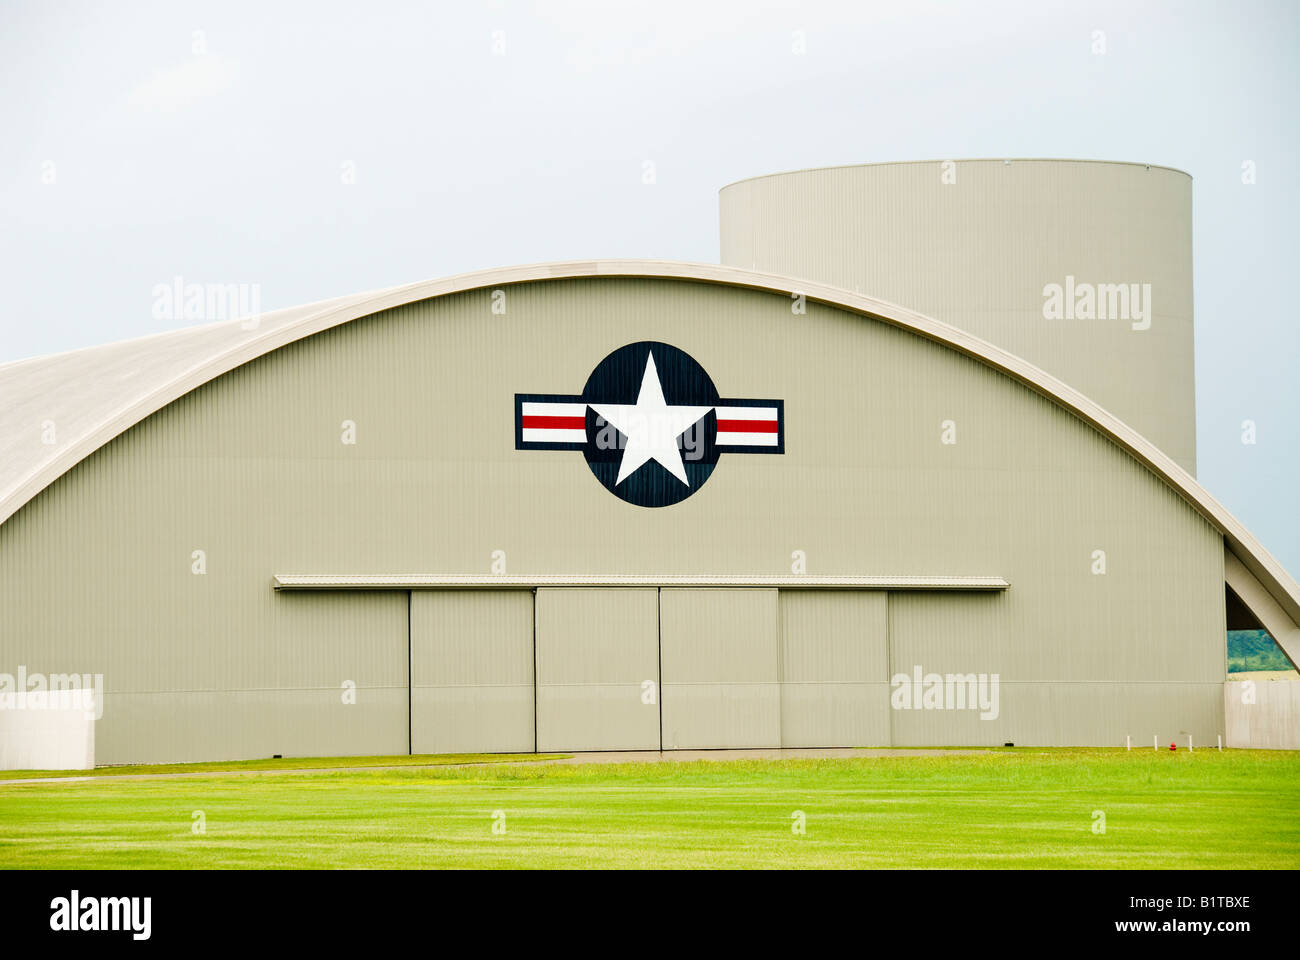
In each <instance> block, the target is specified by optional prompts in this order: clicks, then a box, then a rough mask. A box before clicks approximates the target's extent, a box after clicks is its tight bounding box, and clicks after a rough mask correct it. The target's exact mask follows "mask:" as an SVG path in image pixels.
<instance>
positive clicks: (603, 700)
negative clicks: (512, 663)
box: [536, 587, 659, 752]
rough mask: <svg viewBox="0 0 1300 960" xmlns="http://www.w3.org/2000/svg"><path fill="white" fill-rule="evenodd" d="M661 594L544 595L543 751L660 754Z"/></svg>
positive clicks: (540, 641) (540, 622)
mask: <svg viewBox="0 0 1300 960" xmlns="http://www.w3.org/2000/svg"><path fill="white" fill-rule="evenodd" d="M658 596H659V591H658V590H657V589H655V588H654V587H649V588H637V589H627V590H624V589H593V590H586V589H577V588H568V587H539V588H538V589H537V607H536V610H537V749H538V750H540V751H543V752H546V751H557V750H658V749H659V706H658V696H657V689H658V686H659V612H658Z"/></svg>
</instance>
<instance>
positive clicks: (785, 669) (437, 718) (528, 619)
mask: <svg viewBox="0 0 1300 960" xmlns="http://www.w3.org/2000/svg"><path fill="white" fill-rule="evenodd" d="M410 597H411V601H410V603H411V607H410V676H411V686H410V697H411V712H410V719H411V732H410V739H411V750H412V752H414V753H478V752H483V753H514V752H530V751H533V750H539V751H579V750H659V749H663V750H675V749H711V748H746V747H782V746H785V747H845V746H878V745H883V744H888V743H889V742H890V716H889V713H890V711H889V681H888V667H887V656H888V652H887V642H886V634H887V618H886V603H887V595H886V594H884V593H872V592H863V591H856V590H777V589H774V588H750V587H743V588H737V587H701V588H694V587H692V588H686V587H663V588H657V587H653V586H648V587H627V588H624V587H618V588H613V587H600V588H582V587H564V586H561V587H538V588H537V589H536V591H535V593H534V592H533V591H529V590H491V589H484V590H417V591H413V592H412V593H411V594H410Z"/></svg>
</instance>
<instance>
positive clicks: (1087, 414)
mask: <svg viewBox="0 0 1300 960" xmlns="http://www.w3.org/2000/svg"><path fill="white" fill-rule="evenodd" d="M583 277H644V278H652V279H677V280H688V281H695V282H702V283H716V284H724V285H733V286H738V287H746V288H749V289H755V290H765V291H768V292H771V293H779V294H784V295H786V296H790V295H792V294H796V293H802V294H804V295H805V296H806V297H808V298H809V299H810V300H813V301H817V302H821V303H825V304H828V305H831V306H835V307H838V308H840V309H843V310H848V311H852V312H856V313H861V314H864V315H867V316H870V317H873V318H875V319H877V320H880V321H883V322H885V323H889V324H892V325H894V326H896V327H901V328H902V329H904V330H910V331H911V332H913V333H915V334H917V335H919V336H922V337H926V338H927V339H930V340H933V341H936V342H938V343H942V344H944V345H946V346H948V347H951V348H952V349H954V350H957V351H959V352H961V353H964V354H966V355H967V356H969V357H972V358H974V359H977V360H980V361H981V362H983V363H986V364H988V365H989V366H991V367H994V368H995V369H997V370H1000V371H1002V372H1003V373H1005V374H1007V375H1008V376H1010V377H1012V378H1013V379H1015V380H1018V381H1020V382H1021V383H1023V384H1025V385H1026V386H1028V387H1029V388H1030V389H1032V390H1034V391H1036V392H1038V393H1040V394H1042V395H1043V396H1045V397H1047V398H1049V399H1051V400H1053V401H1055V402H1056V403H1058V404H1060V405H1061V406H1063V407H1065V408H1066V409H1067V410H1069V411H1070V412H1072V413H1073V414H1075V415H1076V416H1078V417H1079V418H1081V419H1082V420H1084V421H1086V422H1088V423H1090V424H1092V426H1093V427H1095V428H1096V429H1098V430H1100V431H1101V432H1102V433H1103V434H1105V435H1106V436H1107V437H1109V438H1110V439H1111V440H1113V441H1114V442H1115V443H1117V444H1118V445H1119V446H1120V447H1122V448H1123V449H1125V450H1127V451H1128V452H1129V453H1130V454H1131V455H1132V456H1133V457H1135V458H1136V459H1138V460H1139V461H1140V462H1142V463H1143V464H1144V465H1146V467H1147V468H1148V469H1150V470H1151V471H1152V472H1153V473H1155V474H1156V475H1157V476H1159V477H1161V478H1162V479H1163V480H1164V481H1165V482H1166V483H1168V484H1169V485H1170V486H1171V487H1173V488H1174V489H1175V490H1177V491H1178V492H1179V493H1180V494H1181V495H1182V496H1183V497H1184V498H1186V500H1187V501H1188V502H1189V503H1190V504H1191V505H1192V506H1193V507H1194V508H1196V510H1198V511H1199V512H1200V513H1201V514H1202V515H1203V516H1204V517H1205V518H1206V519H1207V520H1209V522H1210V523H1212V524H1213V525H1214V526H1215V527H1216V528H1217V529H1219V530H1220V531H1221V532H1222V533H1223V536H1224V538H1225V541H1226V544H1227V548H1228V555H1227V557H1226V565H1225V570H1226V575H1227V579H1228V583H1229V586H1231V587H1233V589H1234V591H1235V592H1236V593H1237V594H1238V595H1239V596H1241V598H1242V599H1243V600H1245V601H1246V603H1247V604H1248V605H1249V606H1250V607H1251V609H1252V611H1253V612H1254V613H1255V614H1256V616H1258V617H1259V618H1260V619H1261V620H1262V621H1263V622H1264V625H1265V626H1266V627H1268V628H1269V630H1270V632H1271V633H1273V635H1274V637H1275V639H1277V640H1278V642H1279V643H1280V644H1281V645H1282V647H1283V649H1285V650H1286V651H1287V653H1288V655H1290V656H1291V658H1292V659H1293V660H1295V659H1297V657H1300V628H1297V624H1300V584H1297V583H1296V581H1295V580H1293V579H1292V578H1291V577H1290V576H1289V575H1288V574H1287V572H1286V571H1285V570H1284V569H1283V568H1282V565H1281V564H1280V563H1278V562H1277V560H1276V559H1274V558H1273V556H1272V555H1270V554H1269V553H1268V551H1267V550H1265V549H1264V547H1263V546H1262V545H1261V544H1260V543H1259V541H1258V540H1256V539H1255V537H1254V536H1253V535H1252V534H1251V533H1250V532H1249V531H1248V530H1247V529H1246V528H1245V527H1244V526H1243V525H1242V524H1241V523H1240V522H1239V521H1238V520H1237V519H1236V518H1235V517H1233V516H1232V515H1231V514H1230V513H1229V512H1228V511H1227V510H1225V509H1224V507H1223V506H1222V505H1221V504H1220V503H1219V502H1218V501H1216V500H1215V499H1214V498H1213V497H1212V496H1210V494H1209V492H1208V491H1207V490H1205V488H1204V487H1202V486H1201V485H1200V484H1199V483H1197V482H1196V480H1195V479H1193V477H1192V476H1191V475H1190V474H1189V473H1187V472H1186V471H1185V470H1183V469H1182V468H1181V467H1179V466H1178V465H1177V464H1176V463H1174V461H1173V460H1172V459H1170V458H1169V457H1168V456H1166V455H1165V454H1164V453H1162V452H1161V451H1160V450H1159V449H1157V448H1156V447H1155V446H1154V445H1153V444H1152V443H1150V442H1149V441H1147V440H1146V439H1144V438H1143V437H1142V436H1140V435H1139V434H1138V433H1137V432H1136V431H1134V430H1133V429H1132V428H1130V427H1128V426H1127V425H1126V424H1124V423H1122V422H1121V421H1120V420H1118V419H1117V418H1116V417H1114V416H1112V415H1111V414H1110V413H1108V412H1107V411H1105V410H1103V409H1102V408H1101V407H1099V406H1098V405H1097V404H1095V403H1094V402H1092V401H1091V400H1089V399H1088V398H1087V397H1085V396H1083V395H1082V394H1081V393H1079V392H1078V391H1077V390H1074V389H1073V388H1071V387H1069V386H1067V385H1066V384H1064V383H1062V382H1061V381H1060V380H1057V379H1056V378H1055V377H1052V376H1050V375H1049V374H1047V373H1044V372H1043V371H1042V370H1040V369H1038V368H1037V367H1035V366H1033V365H1031V364H1029V363H1028V362H1026V361H1025V360H1022V359H1021V358H1019V357H1017V356H1015V355H1013V354H1010V353H1007V352H1006V351H1005V350H1002V349H1000V348H998V347H995V346H993V345H992V344H990V343H988V342H986V341H984V340H981V339H979V338H978V337H975V336H973V335H971V334H969V333H966V332H964V331H962V330H959V329H957V328H955V327H952V326H949V325H948V324H944V323H940V322H939V321H937V320H932V319H930V318H929V317H926V316H923V315H921V314H919V313H915V312H913V311H911V310H908V309H906V308H904V307H899V306H896V305H894V304H891V303H886V302H884V301H882V300H876V299H874V298H872V297H867V296H862V295H860V294H855V293H851V292H849V291H847V290H842V289H839V288H836V287H831V286H825V285H822V284H816V283H808V282H803V281H795V280H791V279H789V278H786V277H780V276H775V275H772V274H765V273H755V272H751V271H748V270H740V269H737V268H734V267H725V266H718V265H714V264H700V263H682V262H675V261H666V260H599V261H594V262H592V261H588V262H571V263H548V264H533V265H528V266H519V267H507V268H504V269H498V270H488V271H482V272H478V273H468V274H462V275H460V276H454V277H446V278H443V279H440V280H428V281H423V282H421V283H413V284H407V285H405V286H400V287H392V288H390V289H387V290H379V291H374V292H370V293H364V294H356V295H353V296H348V297H339V298H336V299H333V300H322V301H320V302H318V303H312V304H307V305H305V306H301V307H292V308H289V309H286V310H276V311H274V312H270V313H266V314H263V315H262V316H261V317H260V318H259V319H258V321H257V323H256V325H255V326H254V325H252V324H246V323H245V322H243V321H241V320H231V321H224V322H221V323H214V324H208V325H205V326H201V327H192V328H188V329H183V330H177V331H173V332H169V333H164V334H158V335H155V336H150V337H144V338H141V339H138V340H129V341H125V342H122V343H114V344H109V345H107V346H102V347H91V348H87V349H84V350H76V351H72V352H70V353H63V354H57V355H54V356H47V357H36V358H33V359H29V360H19V361H16V362H12V363H7V364H2V365H0V523H3V522H4V521H5V520H7V519H9V517H11V516H13V514H14V513H16V512H17V511H18V510H19V508H21V507H22V506H23V505H24V504H25V503H27V502H28V501H29V500H31V499H32V498H33V497H35V496H36V495H37V494H38V493H40V492H41V491H42V490H43V489H45V488H46V487H47V486H49V485H50V484H51V483H53V482H54V481H55V480H56V479H57V478H58V477H60V476H61V475H62V474H64V473H66V472H67V471H68V470H70V469H71V468H72V467H74V466H75V465H76V464H77V463H79V462H80V461H81V460H83V459H84V458H85V457H87V456H89V455H90V454H91V453H93V452H94V451H95V450H97V449H99V448H100V447H101V446H103V445H104V444H106V443H108V442H109V441H110V440H112V439H113V438H114V437H116V436H117V435H118V434H120V433H122V432H124V431H125V430H127V429H128V428H130V427H131V426H133V425H134V424H136V423H139V422H140V421H141V420H143V419H145V418H146V417H148V416H149V415H150V414H152V413H154V412H155V411H157V410H159V409H161V408H162V407H164V406H166V405H167V404H169V403H171V402H172V401H173V400H176V399H177V398H178V397H181V396H183V395H184V394H186V393H189V392H190V391H191V390H194V389H195V388H196V387H199V386H201V385H203V384H204V383H207V382H208V381H209V380H212V379H214V378H216V377H218V376H220V375H221V374H223V373H226V372H227V371H229V370H232V369H234V368H235V367H238V366H240V365H241V364H244V363H247V362H248V361H250V360H253V359H255V358H256V357H259V356H262V355H263V354H266V353H269V352H271V351H272V350H275V349H276V348H278V347H282V346H284V345H285V344H288V343H292V342H293V341H295V340H301V339H302V338H304V337H309V336H311V335H312V334H314V333H319V332H320V331H322V330H326V329H329V328H330V327H334V326H338V325H340V324H344V323H348V322H349V321H352V320H356V319H359V318H361V317H364V316H368V315H370V314H373V313H377V312H379V311H381V310H387V309H389V308H391V307H397V306H402V305H403V304H407V303H413V302H415V301H418V300H425V299H428V298H430V297H437V296H442V295H445V294H452V293H460V292H462V291H466V290H474V289H481V288H484V287H499V286H507V285H509V284H516V283H525V282H528V281H535V280H553V279H577V278H583ZM50 428H52V430H53V434H52V436H51V434H50ZM51 439H52V440H53V442H49V441H50V440H51ZM1247 571H1248V572H1249V573H1248V574H1247ZM1280 614H1285V617H1286V620H1285V621H1283V620H1282V619H1281V618H1280V616H1279V615H1280Z"/></svg>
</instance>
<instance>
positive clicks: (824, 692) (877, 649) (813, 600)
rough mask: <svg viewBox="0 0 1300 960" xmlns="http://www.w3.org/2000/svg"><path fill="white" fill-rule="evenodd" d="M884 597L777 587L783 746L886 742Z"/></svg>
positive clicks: (886, 682) (886, 651) (872, 744)
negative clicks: (778, 591) (778, 593)
mask: <svg viewBox="0 0 1300 960" xmlns="http://www.w3.org/2000/svg"><path fill="white" fill-rule="evenodd" d="M887 597H888V595H887V594H884V593H866V592H858V591H847V590H846V591H838V590H837V591H828V590H783V591H781V593H780V600H779V606H780V617H781V746H783V747H846V746H883V745H888V744H889V742H890V740H889V683H888V678H889V665H888V662H887V661H888V641H887V639H886V622H887V618H886V612H885V611H886V606H887ZM984 599H986V600H987V599H988V598H987V597H986V598H984Z"/></svg>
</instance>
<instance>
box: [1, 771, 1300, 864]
mask: <svg viewBox="0 0 1300 960" xmlns="http://www.w3.org/2000/svg"><path fill="white" fill-rule="evenodd" d="M196 810H202V811H203V812H204V816H205V819H206V833H204V834H202V835H200V834H196V833H194V832H193V831H192V829H191V823H192V814H193V812H194V811H196ZM1097 810H1101V811H1104V812H1105V817H1106V832H1105V833H1104V834H1098V833H1094V831H1093V824H1094V817H1093V812H1094V811H1097ZM496 811H502V812H503V813H504V817H505V821H504V822H505V832H504V833H499V834H494V833H493V830H492V826H493V823H494V818H493V815H494V812H496ZM794 811H803V813H804V814H805V816H806V833H805V834H804V835H802V836H801V835H797V834H795V833H794V832H793V831H792V830H791V824H792V814H793V813H794ZM15 867H64V868H86V867H95V868H129V867H162V868H214V867H568V868H580V867H1070V868H1103V867H1108V868H1114V867H1121V868H1122V867H1146V868H1151V867H1155V868H1161V867H1171V868H1172V867H1179V868H1202V867H1206V868H1209V867H1213V868H1247V869H1257V868H1278V867H1284V868H1296V867H1300V753H1289V752H1277V751H1244V750H1233V751H1226V752H1223V753H1220V752H1218V751H1215V750H1202V751H1197V752H1196V753H1194V754H1188V753H1187V752H1186V751H1183V750H1180V751H1178V752H1177V753H1169V752H1168V751H1162V752H1160V753H1157V752H1155V751H1152V750H1145V751H1138V750H1135V751H1133V752H1132V753H1129V752H1126V751H1123V750H1036V749H1033V748H1017V749H1016V750H1010V751H999V752H992V753H987V754H979V755H971V756H934V757H899V758H876V757H864V758H862V759H843V760H841V759H835V760H780V761H763V760H739V761H725V762H718V761H700V762H693V763H660V764H619V765H603V764H587V765H572V764H560V765H539V764H519V765H507V764H496V765H489V766H481V767H463V766H462V767H452V766H435V767H405V768H397V769H383V770H379V769H376V770H367V771H360V772H343V771H329V772H322V773H281V774H277V775H275V776H257V775H253V776H230V775H219V774H213V775H207V776H198V777H185V778H174V779H157V780H121V779H118V780H113V779H112V778H100V779H96V780H93V781H87V782H80V783H57V784H49V783H47V784H40V783H28V784H19V785H10V786H4V787H0V868H15Z"/></svg>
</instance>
